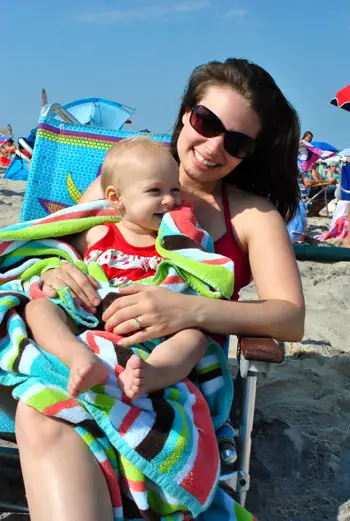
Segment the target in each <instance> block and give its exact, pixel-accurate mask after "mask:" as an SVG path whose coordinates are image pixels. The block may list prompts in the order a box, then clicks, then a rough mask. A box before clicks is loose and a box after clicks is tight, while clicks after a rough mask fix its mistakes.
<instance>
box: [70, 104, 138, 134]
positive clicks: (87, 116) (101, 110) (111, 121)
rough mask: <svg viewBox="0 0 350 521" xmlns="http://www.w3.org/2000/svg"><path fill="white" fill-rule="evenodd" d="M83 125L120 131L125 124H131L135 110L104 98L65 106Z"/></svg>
mask: <svg viewBox="0 0 350 521" xmlns="http://www.w3.org/2000/svg"><path fill="white" fill-rule="evenodd" d="M63 108H64V109H66V110H68V112H70V113H71V114H72V116H74V117H75V118H76V119H77V120H78V121H80V123H81V124H82V125H91V126H92V127H102V128H109V129H111V130H119V129H121V128H122V126H123V125H124V124H125V123H131V121H130V117H131V116H132V115H133V114H134V112H135V109H132V108H131V107H127V106H126V105H122V104H121V103H116V102H115V101H108V100H105V99H102V98H82V99H79V100H75V101H72V102H71V103H67V105H64V107H63Z"/></svg>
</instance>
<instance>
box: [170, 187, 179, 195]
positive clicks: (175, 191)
mask: <svg viewBox="0 0 350 521" xmlns="http://www.w3.org/2000/svg"><path fill="white" fill-rule="evenodd" d="M171 191H172V192H173V193H175V194H179V193H180V188H172V189H171Z"/></svg>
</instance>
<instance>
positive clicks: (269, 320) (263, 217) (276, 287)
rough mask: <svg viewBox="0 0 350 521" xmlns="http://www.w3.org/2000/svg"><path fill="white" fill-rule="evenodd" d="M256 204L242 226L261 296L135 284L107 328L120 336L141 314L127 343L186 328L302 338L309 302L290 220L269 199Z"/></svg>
mask: <svg viewBox="0 0 350 521" xmlns="http://www.w3.org/2000/svg"><path fill="white" fill-rule="evenodd" d="M254 205H255V206H256V207H255V208H254V207H251V209H249V210H246V211H244V212H242V215H241V216H240V220H241V223H237V224H238V226H239V227H240V228H242V230H243V235H244V240H245V244H246V246H247V249H248V251H249V261H250V265H251V269H252V274H253V278H254V281H255V285H256V290H257V294H258V298H259V300H255V301H240V302H228V301H223V300H216V299H210V298H206V297H194V296H187V295H181V294H177V293H174V292H171V291H169V290H166V289H164V288H159V287H145V286H131V287H128V288H124V289H122V290H121V292H120V293H121V294H123V295H127V296H125V297H124V298H120V299H118V300H116V301H115V302H114V303H113V304H111V306H110V307H109V308H108V310H107V311H106V312H105V313H104V315H103V319H104V320H105V321H106V329H108V330H113V331H114V332H115V333H117V334H125V333H130V332H134V331H135V325H134V320H133V319H134V318H135V317H137V318H138V319H139V321H140V324H141V327H142V330H141V331H137V332H134V334H133V335H131V336H130V337H128V338H125V339H124V341H123V345H125V346H132V345H133V344H135V343H137V342H140V341H144V340H147V339H150V338H155V337H158V336H164V335H168V334H172V333H174V332H176V331H179V330H181V329H185V328H202V329H204V330H206V331H208V332H212V333H224V334H239V335H255V336H269V337H273V338H276V339H278V340H285V341H298V340H300V339H301V338H302V336H303V334H304V319H305V304H304V298H303V292H302V286H301V281H300V276H299V272H298V268H297V264H296V261H295V258H294V254H293V251H292V247H291V243H290V239H289V237H288V234H287V231H286V227H285V224H284V222H283V221H282V219H281V217H280V215H279V214H278V213H277V211H276V210H275V209H273V208H272V206H271V205H270V203H268V202H267V201H263V200H261V199H259V198H256V202H255V203H254ZM252 206H253V205H252ZM243 222H244V224H243ZM243 227H244V229H243Z"/></svg>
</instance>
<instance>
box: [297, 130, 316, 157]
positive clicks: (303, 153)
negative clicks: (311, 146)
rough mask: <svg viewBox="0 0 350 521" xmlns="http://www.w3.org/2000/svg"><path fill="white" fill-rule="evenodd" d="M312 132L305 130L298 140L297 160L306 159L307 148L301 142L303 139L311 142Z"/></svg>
mask: <svg viewBox="0 0 350 521" xmlns="http://www.w3.org/2000/svg"><path fill="white" fill-rule="evenodd" d="M313 137H314V135H313V133H312V132H310V130H307V131H306V132H304V135H303V137H302V138H301V140H300V141H299V152H298V161H306V160H307V148H306V146H305V145H304V144H303V141H307V142H308V143H311V141H312V140H313Z"/></svg>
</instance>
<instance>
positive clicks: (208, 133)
mask: <svg viewBox="0 0 350 521" xmlns="http://www.w3.org/2000/svg"><path fill="white" fill-rule="evenodd" d="M190 125H191V127H192V128H194V130H195V131H196V132H198V134H200V135H201V136H204V137H209V138H211V137H216V136H220V134H224V148H225V150H226V152H228V153H229V154H230V156H233V157H237V158H238V159H244V158H246V157H248V156H250V155H252V154H253V152H254V150H255V139H253V138H252V137H250V136H247V135H246V134H242V133H241V132H235V131H233V130H226V128H225V127H224V125H223V123H222V122H221V120H220V119H219V118H218V117H217V115H216V114H214V112H212V111H211V110H209V109H207V107H204V105H196V106H195V107H193V109H192V110H191V115H190Z"/></svg>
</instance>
